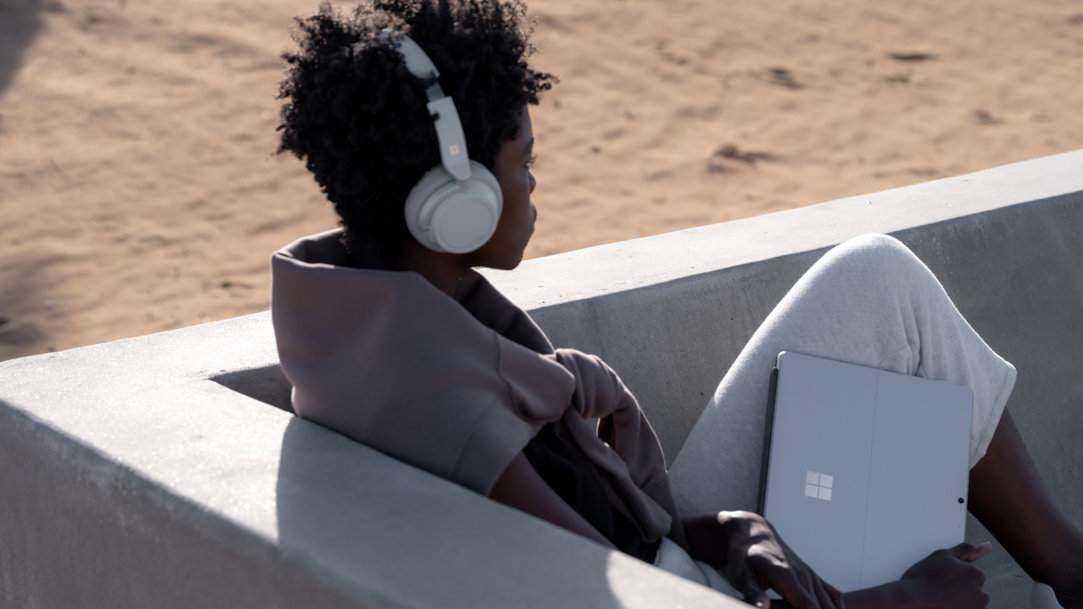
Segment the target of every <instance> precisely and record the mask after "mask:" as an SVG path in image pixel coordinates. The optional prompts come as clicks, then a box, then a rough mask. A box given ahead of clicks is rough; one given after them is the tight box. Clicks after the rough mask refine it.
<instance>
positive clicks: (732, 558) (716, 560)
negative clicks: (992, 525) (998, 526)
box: [682, 512, 992, 609]
mask: <svg viewBox="0 0 1083 609" xmlns="http://www.w3.org/2000/svg"><path fill="white" fill-rule="evenodd" d="M682 522H683V523H684V527H685V534H686V535H687V537H688V540H689V544H688V551H689V553H690V554H691V555H692V557H693V558H695V559H696V560H701V561H703V562H706V563H707V564H709V565H711V566H713V567H715V568H716V569H718V570H719V571H721V572H722V573H723V574H724V575H725V576H726V578H727V579H728V580H729V582H730V583H731V584H733V586H734V587H735V588H737V590H739V591H740V592H741V593H743V594H744V595H745V600H746V601H748V602H750V603H753V604H755V605H757V606H761V607H768V606H770V604H771V602H770V600H769V599H768V597H767V596H766V594H765V591H766V590H768V589H774V590H775V591H776V592H778V593H779V595H781V596H782V598H783V599H784V601H785V602H786V603H789V606H793V607H799V608H801V609H806V608H813V607H824V608H841V607H843V606H844V605H845V607H847V609H864V608H870V609H871V608H876V609H949V608H950V609H970V608H981V607H985V606H986V604H987V603H988V602H989V597H988V596H987V595H986V594H985V593H984V592H982V590H981V586H982V584H984V583H985V576H984V575H983V574H982V572H981V570H980V569H978V568H977V567H976V566H974V565H973V564H971V563H973V561H975V560H977V559H978V558H981V557H982V556H985V555H986V554H988V553H989V551H990V550H991V549H992V546H990V545H989V544H987V543H986V544H982V545H980V546H972V545H970V544H965V543H963V544H959V545H958V546H956V547H954V548H952V549H951V550H940V551H938V552H934V553H933V554H931V555H930V556H929V557H928V558H926V559H924V560H922V561H921V562H919V563H917V564H916V565H914V566H913V567H911V568H910V569H909V570H907V571H906V573H905V574H903V577H902V579H901V580H899V581H897V582H891V583H889V584H884V585H882V586H877V587H875V588H868V589H864V590H857V591H854V592H849V593H847V594H845V595H843V594H840V593H839V591H838V590H836V589H835V588H833V587H832V586H831V585H830V584H828V583H827V582H824V581H823V580H821V579H820V578H819V576H817V575H816V573H814V572H813V571H812V569H810V568H809V567H808V566H807V565H805V564H804V563H803V562H801V559H800V558H798V557H797V556H796V555H795V554H794V553H793V552H792V551H791V550H790V549H789V547H787V546H786V544H785V543H784V542H783V541H782V540H781V539H779V537H778V534H777V533H776V532H775V530H774V528H773V527H771V525H770V524H769V523H768V522H767V521H766V520H765V519H764V518H763V517H762V516H759V515H757V514H753V513H751V512H717V513H714V512H707V513H694V514H684V515H683V517H682ZM783 606H786V605H783Z"/></svg>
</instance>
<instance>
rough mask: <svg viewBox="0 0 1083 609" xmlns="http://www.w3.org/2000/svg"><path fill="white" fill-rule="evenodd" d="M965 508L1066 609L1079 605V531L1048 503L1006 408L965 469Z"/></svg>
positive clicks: (1082, 548)
mask: <svg viewBox="0 0 1083 609" xmlns="http://www.w3.org/2000/svg"><path fill="white" fill-rule="evenodd" d="M969 507H970V512H971V513H972V514H974V516H975V517H977V519H978V520H979V521H981V523H982V524H983V525H985V527H986V528H987V529H989V531H990V532H991V533H992V534H993V535H995V536H996V538H997V540H998V541H999V542H1000V543H1001V544H1002V545H1003V546H1004V549H1006V550H1007V551H1008V553H1009V554H1011V555H1012V557H1013V558H1014V559H1015V560H1016V562H1018V563H1019V566H1021V567H1022V568H1023V570H1024V571H1026V572H1027V574H1028V575H1030V576H1031V577H1032V578H1033V579H1034V580H1035V581H1039V582H1042V583H1045V584H1048V585H1050V586H1051V587H1052V588H1053V590H1054V591H1055V592H1056V593H1057V599H1058V600H1059V601H1060V604H1061V605H1063V606H1064V607H1065V609H1083V535H1081V534H1080V532H1079V531H1078V530H1076V528H1075V527H1074V526H1073V525H1072V523H1071V522H1069V521H1068V520H1067V518H1065V517H1064V515H1063V514H1062V513H1061V512H1060V510H1058V509H1057V507H1056V506H1055V505H1054V504H1053V501H1052V499H1051V498H1050V496H1049V492H1048V491H1047V490H1046V488H1045V484H1043V482H1042V479H1041V476H1040V475H1039V474H1038V470H1037V469H1036V468H1035V466H1034V463H1033V462H1032V461H1031V458H1030V453H1028V452H1027V448H1026V446H1025V445H1024V444H1023V439H1022V438H1021V437H1020V435H1019V431H1018V430H1017V429H1016V427H1015V422H1014V421H1013V420H1012V417H1011V415H1010V414H1009V413H1008V411H1006V410H1005V411H1004V415H1003V416H1002V417H1001V419H1000V423H999V424H998V425H997V429H996V432H995V433H994V434H993V439H992V441H991V442H990V444H989V449H988V450H987V452H986V453H985V456H984V457H983V458H982V459H981V460H980V461H978V463H977V464H976V465H975V466H974V467H973V468H972V469H971V470H970V506H969Z"/></svg>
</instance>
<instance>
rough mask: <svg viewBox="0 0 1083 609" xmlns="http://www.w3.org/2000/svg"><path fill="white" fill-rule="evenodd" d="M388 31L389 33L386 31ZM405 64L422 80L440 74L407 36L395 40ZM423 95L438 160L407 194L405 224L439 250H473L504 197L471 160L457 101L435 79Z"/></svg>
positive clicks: (495, 218)
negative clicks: (425, 96)
mask: <svg viewBox="0 0 1083 609" xmlns="http://www.w3.org/2000/svg"><path fill="white" fill-rule="evenodd" d="M387 35H389V36H390V32H387ZM395 48H396V49H398V51H399V53H400V54H401V55H402V58H403V59H404V60H405V62H406V68H407V69H408V70H410V73H411V74H413V75H414V76H416V77H418V78H421V79H422V80H425V81H428V80H435V79H437V78H439V77H440V72H439V71H438V70H437V69H436V66H435V65H434V64H433V63H432V60H431V59H429V56H428V55H426V54H425V51H423V50H421V47H420V46H418V44H417V43H416V42H414V41H413V39H411V38H410V37H409V36H403V37H402V38H401V39H399V40H398V41H396V42H395ZM425 94H426V95H427V96H428V98H429V104H428V108H429V114H430V115H431V116H432V117H433V124H434V125H435V127H436V139H437V140H438V141H439V142H440V163H441V164H440V165H438V166H436V167H434V168H432V169H430V170H429V172H428V173H426V174H425V175H424V176H423V177H422V178H421V180H420V181H419V182H418V183H417V185H415V186H414V188H413V189H412V190H411V191H410V195H409V196H408V197H407V198H406V226H407V228H409V229H410V234H411V235H413V236H414V239H417V241H418V242H419V243H421V244H422V245H424V246H425V247H427V248H429V249H431V250H435V251H438V252H447V253H451V254H465V253H467V252H472V251H474V250H476V249H478V248H479V247H481V246H482V245H485V242H486V241H488V240H489V238H490V237H492V236H493V233H494V232H495V231H496V225H497V222H499V220H500V210H501V209H502V208H503V205H504V197H503V195H502V194H501V191H500V184H499V183H498V182H497V181H496V177H494V176H493V174H492V172H490V171H489V170H488V169H486V168H485V166H484V165H482V164H481V163H477V162H475V161H471V160H470V157H469V155H468V154H467V152H466V136H465V135H464V134H463V126H462V123H461V122H460V121H459V113H458V111H456V110H455V102H454V101H452V99H451V98H450V97H448V96H447V95H445V94H444V91H443V89H441V88H440V83H439V82H433V84H432V85H431V86H429V88H428V89H426V91H425Z"/></svg>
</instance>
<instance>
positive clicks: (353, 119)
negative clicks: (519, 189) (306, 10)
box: [278, 0, 555, 262]
mask: <svg viewBox="0 0 1083 609" xmlns="http://www.w3.org/2000/svg"><path fill="white" fill-rule="evenodd" d="M524 15H525V7H524V6H523V4H522V3H521V2H519V1H496V0H491V1H490V0H456V1H452V0H366V1H364V2H363V3H362V4H361V5H359V6H358V7H356V8H355V9H354V11H353V13H352V15H351V16H350V17H345V16H344V15H343V14H342V13H340V12H338V11H336V10H335V9H333V8H332V7H331V6H330V5H329V4H323V5H321V6H320V8H319V11H318V12H317V13H316V14H315V15H313V16H310V17H306V18H298V19H297V26H298V28H297V30H296V31H295V33H294V40H295V41H296V42H297V44H298V45H299V47H300V50H299V51H297V52H290V53H286V54H284V55H283V58H284V59H285V60H286V62H287V64H288V66H287V73H286V77H285V79H284V80H283V82H282V84H281V88H280V91H279V95H278V97H279V99H284V100H285V103H284V105H283V107H282V111H281V124H280V125H279V127H278V129H279V130H280V131H281V142H280V145H279V150H278V151H279V152H280V153H282V152H286V151H289V152H292V153H293V154H295V155H296V156H297V157H298V158H300V159H302V160H304V161H305V165H306V167H307V168H308V170H309V171H311V172H312V174H313V176H314V177H315V179H316V182H317V183H318V184H319V185H320V188H321V189H322V191H323V193H324V195H326V197H327V199H328V200H329V201H330V202H331V203H332V204H333V205H334V207H335V211H336V212H337V213H338V215H339V218H340V219H341V221H342V225H343V227H344V228H345V229H346V230H345V233H346V238H345V241H346V245H347V247H349V248H350V249H351V250H353V251H355V252H356V251H364V252H365V257H366V258H369V257H372V258H374V259H376V260H380V261H385V262H390V261H393V260H394V259H395V257H397V256H398V255H399V253H400V252H401V248H402V246H403V244H404V243H405V240H406V238H407V234H408V233H407V229H406V223H405V220H404V218H403V204H404V202H405V201H406V197H407V195H408V194H409V192H410V189H411V188H412V187H413V185H414V184H416V183H417V181H418V180H419V179H420V178H421V177H422V175H424V174H425V173H426V172H427V171H428V170H429V169H431V168H433V167H435V166H437V165H438V164H439V163H440V156H439V144H438V142H437V138H436V131H435V129H434V128H433V120H432V118H431V117H430V115H429V112H428V109H427V107H426V104H427V102H428V99H427V97H426V95H425V88H426V86H427V85H428V84H431V83H425V82H423V80H422V79H420V78H417V77H415V76H413V75H412V74H411V73H410V72H409V70H408V69H407V68H406V65H405V62H404V61H403V59H402V57H401V56H400V55H399V53H398V51H397V50H396V49H395V47H394V46H393V45H394V42H393V40H392V37H389V36H388V35H386V34H385V30H390V31H391V32H392V36H398V35H408V36H410V37H411V38H413V39H414V41H416V42H417V43H418V44H419V45H420V46H421V48H422V49H423V50H424V51H425V53H426V54H428V56H429V57H430V58H431V59H432V61H433V63H434V64H435V65H436V68H437V69H438V70H439V72H440V78H439V82H440V85H441V87H442V88H443V90H444V91H445V92H446V93H447V95H449V96H450V97H451V98H452V99H453V100H454V101H455V106H456V107H457V109H458V112H459V117H460V120H461V121H462V125H463V130H464V132H465V134H466V143H467V149H468V152H469V154H470V158H471V159H472V160H474V161H477V162H479V163H481V164H483V165H485V166H486V167H488V168H489V169H492V168H493V162H494V160H495V158H496V154H497V152H498V151H499V149H500V147H501V146H502V145H503V143H504V142H506V141H508V140H512V139H514V138H515V137H516V136H517V131H518V116H519V113H520V112H521V110H522V108H524V107H525V106H526V105H527V104H537V103H538V97H539V94H540V93H541V92H542V91H545V90H547V89H549V88H550V87H551V86H552V83H553V81H554V80H555V79H554V77H553V76H551V75H549V74H545V73H540V72H536V71H534V70H532V69H531V68H530V67H529V66H528V65H527V62H526V57H527V56H528V55H530V54H531V53H532V51H533V47H532V46H531V45H530V44H529V42H528V40H527V37H528V32H526V31H524V30H523V29H522V26H521V22H522V20H523V17H524Z"/></svg>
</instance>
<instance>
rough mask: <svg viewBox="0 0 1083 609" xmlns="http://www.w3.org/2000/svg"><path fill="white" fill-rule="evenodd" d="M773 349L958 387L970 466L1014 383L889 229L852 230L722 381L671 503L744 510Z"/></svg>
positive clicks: (686, 452)
mask: <svg viewBox="0 0 1083 609" xmlns="http://www.w3.org/2000/svg"><path fill="white" fill-rule="evenodd" d="M780 351H794V352H798V353H806V354H809V355H819V356H821V357H826V358H829V359H836V360H840V361H846V362H851V363H855V364H863V365H866V366H872V367H875V368H881V369H884V370H891V371H894V372H901V373H905V374H911V375H917V376H923V377H928V378H933V379H937V380H944V381H949V382H952V383H957V384H960V385H966V386H968V387H970V388H971V389H973V391H974V414H973V421H972V428H971V443H970V466H971V467H973V465H974V464H975V463H977V461H978V459H980V458H981V457H982V455H984V454H985V450H986V448H987V447H988V445H989V440H990V439H991V438H992V434H993V431H994V430H995V429H996V425H997V422H998V421H999V420H1000V414H1001V412H1002V411H1003V408H1004V404H1005V402H1006V401H1007V399H1008V395H1009V393H1010V392H1011V387H1012V385H1013V384H1014V382H1015V369H1014V368H1013V367H1012V366H1011V364H1009V363H1007V362H1006V361H1004V360H1003V359H1002V358H1001V357H1000V356H998V355H997V354H996V353H994V352H993V351H992V349H990V348H989V346H988V345H986V344H985V342H984V341H983V340H982V339H981V337H980V336H978V335H977V333H975V332H974V330H973V329H972V328H971V327H970V324H968V323H967V322H966V320H965V319H963V317H962V315H961V314H960V313H959V311H958V310H957V309H956V308H955V305H954V304H953V303H952V302H951V300H950V299H949V298H948V296H947V294H946V293H945V292H944V289H943V287H942V286H941V285H940V282H939V281H938V280H937V279H936V277H934V276H933V274H932V273H931V272H930V271H929V269H928V268H927V267H926V266H925V264H924V263H922V262H921V261H920V260H918V258H917V257H916V256H914V254H913V253H912V252H910V250H908V249H907V248H906V247H905V246H904V245H903V244H902V243H900V242H898V241H897V240H895V239H893V238H891V237H887V236H883V235H867V236H863V237H858V238H856V239H853V240H851V241H848V242H846V243H843V244H842V245H839V246H838V247H836V248H834V249H832V250H831V251H829V252H828V253H827V254H826V255H824V257H823V258H822V259H821V260H819V261H818V262H817V263H816V264H815V265H813V267H812V268H811V269H809V271H808V272H807V273H806V274H805V275H804V276H803V277H802V278H801V279H800V280H799V281H798V282H797V284H796V285H794V287H793V288H792V289H791V290H790V292H789V293H788V294H787V295H786V297H785V298H783V300H782V301H781V302H780V303H779V304H778V306H777V307H776V308H775V310H774V311H772V313H771V314H770V315H769V316H768V318H767V319H766V320H765V321H764V323H763V325H762V326H760V328H759V329H758V330H757V331H756V333H755V334H754V335H753V336H752V338H751V339H750V340H749V342H748V344H747V345H746V346H745V348H744V350H743V351H742V352H741V354H740V355H739V356H738V358H737V360H736V361H735V362H734V364H733V366H732V367H731V368H730V370H729V372H727V373H726V376H725V378H723V379H722V382H721V384H719V386H718V389H717V390H716V391H715V394H714V397H713V398H712V399H711V401H710V402H709V403H708V404H707V407H706V408H705V409H704V411H703V414H702V415H701V416H700V418H699V420H698V421H697V423H696V425H695V427H694V428H693V429H692V432H691V433H690V434H689V436H688V440H687V441H686V442H685V444H684V446H683V447H682V448H681V451H680V453H679V454H678V455H677V457H676V459H675V460H674V462H673V467H672V468H671V470H670V475H671V480H672V486H673V492H674V495H675V496H676V498H677V504H678V506H679V507H680V508H681V509H682V510H689V511H707V510H712V511H713V510H734V509H745V510H754V509H755V508H756V499H757V495H758V489H759V477H760V462H761V458H762V453H763V439H764V421H765V419H764V417H765V407H766V405H767V400H768V391H769V385H770V374H771V370H772V369H773V368H774V365H775V358H776V356H777V355H778V353H779V352H780Z"/></svg>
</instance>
